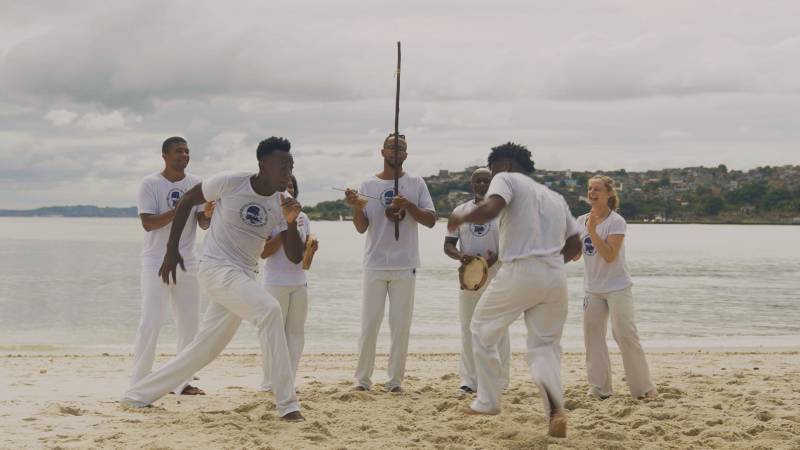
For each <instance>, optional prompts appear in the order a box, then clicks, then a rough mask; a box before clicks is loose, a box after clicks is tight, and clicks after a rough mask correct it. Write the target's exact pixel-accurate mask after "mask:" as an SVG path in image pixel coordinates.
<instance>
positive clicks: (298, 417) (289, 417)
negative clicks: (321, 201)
mask: <svg viewBox="0 0 800 450" xmlns="http://www.w3.org/2000/svg"><path fill="white" fill-rule="evenodd" d="M281 420H284V421H286V422H305V421H306V418H305V417H303V415H302V414H300V411H292V412H290V413H286V414H284V415H282V416H281Z"/></svg>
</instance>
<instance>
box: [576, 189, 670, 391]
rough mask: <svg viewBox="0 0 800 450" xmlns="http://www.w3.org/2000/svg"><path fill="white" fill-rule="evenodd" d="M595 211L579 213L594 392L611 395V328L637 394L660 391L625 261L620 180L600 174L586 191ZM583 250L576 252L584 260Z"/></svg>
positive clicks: (585, 326) (589, 364) (588, 361)
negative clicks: (616, 183)
mask: <svg viewBox="0 0 800 450" xmlns="http://www.w3.org/2000/svg"><path fill="white" fill-rule="evenodd" d="M586 197H587V198H588V200H589V204H590V205H592V209H591V211H589V212H588V213H587V214H584V215H582V216H580V217H578V228H579V231H580V238H581V244H582V247H583V251H582V253H583V256H584V261H585V266H586V271H585V274H584V277H583V280H584V282H583V287H584V290H585V291H586V295H585V297H584V300H583V339H584V343H585V345H586V371H587V375H588V379H589V386H590V387H589V394H590V395H592V396H594V397H596V398H600V399H605V398H607V397H609V396H610V395H611V360H610V358H609V356H608V346H607V345H606V327H607V325H606V324H607V322H608V318H609V316H610V317H611V332H612V335H613V336H614V340H615V341H616V342H617V345H618V346H619V349H620V352H621V353H622V364H623V366H624V367H625V377H626V379H627V381H628V387H629V389H630V392H631V395H633V396H634V397H636V398H640V397H647V398H655V397H656V396H657V395H658V391H656V388H655V385H654V384H653V381H652V380H651V378H650V369H649V368H648V366H647V360H646V358H645V355H644V350H642V346H641V344H640V343H639V335H638V334H637V331H636V325H635V324H634V318H633V293H632V292H631V286H632V284H633V283H632V282H631V276H630V273H629V272H628V266H627V264H626V262H625V229H626V226H627V225H626V223H625V219H624V218H623V217H622V216H620V215H619V214H617V212H616V209H617V207H618V206H619V196H618V195H617V191H616V189H615V188H614V180H612V179H611V178H609V177H607V176H599V175H598V176H594V177H592V178H591V179H590V180H589V189H588V192H587V194H586ZM580 257H581V253H578V256H576V257H575V260H576V261H577V260H578V259H580Z"/></svg>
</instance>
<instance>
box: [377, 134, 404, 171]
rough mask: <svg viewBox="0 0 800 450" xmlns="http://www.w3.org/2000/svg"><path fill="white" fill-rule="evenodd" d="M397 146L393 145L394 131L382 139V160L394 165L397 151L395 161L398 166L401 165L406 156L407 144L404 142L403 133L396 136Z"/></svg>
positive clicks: (390, 165) (391, 165)
mask: <svg viewBox="0 0 800 450" xmlns="http://www.w3.org/2000/svg"><path fill="white" fill-rule="evenodd" d="M396 141H397V146H395V136H394V133H392V134H390V135H389V136H388V137H387V138H386V139H384V140H383V149H381V156H383V160H384V161H386V163H387V164H388V165H389V167H394V159H395V153H397V162H398V165H399V167H400V168H402V167H403V161H405V160H406V158H407V157H408V152H407V149H408V145H407V144H406V137H405V136H404V135H402V134H401V135H398V136H397V139H396Z"/></svg>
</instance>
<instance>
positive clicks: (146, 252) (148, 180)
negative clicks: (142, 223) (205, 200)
mask: <svg viewBox="0 0 800 450" xmlns="http://www.w3.org/2000/svg"><path fill="white" fill-rule="evenodd" d="M201 181H202V180H201V179H200V177H198V176H195V175H192V174H189V173H187V174H186V176H184V177H183V179H182V180H180V181H176V182H174V183H173V182H171V181H169V180H167V179H166V178H164V175H161V173H160V172H159V173H154V174H152V175H148V176H147V177H145V178H144V179H143V180H142V184H141V186H140V187H139V201H138V210H139V214H154V215H158V214H163V213H165V212H167V211H169V210H170V209H175V207H176V206H177V205H178V201H179V200H180V199H181V197H183V194H185V193H186V191H188V190H189V189H191V188H192V187H194V186H195V185H196V184H197V183H200V182H201ZM200 210H201V209H200V206H198V207H195V208H193V209H192V213H191V214H189V220H187V221H186V226H184V228H183V233H181V241H180V244H179V251H180V253H181V256H182V257H183V260H184V263H185V264H194V263H195V255H194V238H195V230H197V211H200ZM171 228H172V222H170V223H169V224H167V225H165V226H163V227H161V228H159V229H157V230H153V231H147V232H145V234H144V248H143V249H142V264H146V265H152V264H156V265H161V263H162V262H163V261H164V254H165V253H166V252H167V241H168V240H169V230H170V229H171Z"/></svg>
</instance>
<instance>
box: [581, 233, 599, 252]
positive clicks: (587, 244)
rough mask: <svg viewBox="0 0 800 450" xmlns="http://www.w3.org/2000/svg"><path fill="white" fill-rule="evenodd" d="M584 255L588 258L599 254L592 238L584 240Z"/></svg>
mask: <svg viewBox="0 0 800 450" xmlns="http://www.w3.org/2000/svg"><path fill="white" fill-rule="evenodd" d="M583 253H584V254H585V255H587V256H594V254H595V253H597V250H595V248H594V244H593V243H592V238H591V237H589V236H586V237H585V238H583Z"/></svg>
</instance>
